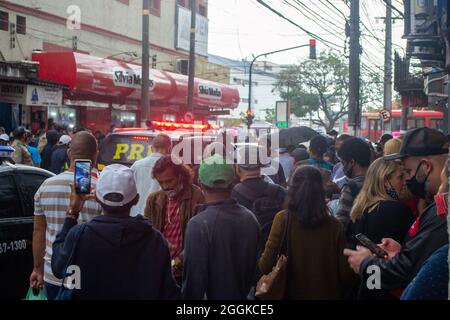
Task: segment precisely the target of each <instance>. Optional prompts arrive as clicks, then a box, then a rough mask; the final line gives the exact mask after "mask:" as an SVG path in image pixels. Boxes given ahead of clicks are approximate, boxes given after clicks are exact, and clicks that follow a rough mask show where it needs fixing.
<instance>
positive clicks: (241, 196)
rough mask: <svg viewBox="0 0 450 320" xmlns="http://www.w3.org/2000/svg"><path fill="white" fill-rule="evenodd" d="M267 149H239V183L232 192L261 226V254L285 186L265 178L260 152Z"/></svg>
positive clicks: (236, 167) (236, 170)
mask: <svg viewBox="0 0 450 320" xmlns="http://www.w3.org/2000/svg"><path fill="white" fill-rule="evenodd" d="M266 154H267V151H266V150H265V148H262V147H260V146H251V145H247V146H244V147H240V148H238V149H237V150H236V158H237V163H236V164H235V172H236V176H237V177H238V178H239V180H240V183H238V184H237V185H236V186H235V187H234V188H233V191H232V192H231V197H232V198H233V199H235V200H236V201H237V202H238V203H239V204H241V205H243V206H244V207H246V208H247V209H249V210H250V211H252V212H253V214H254V215H255V217H256V219H257V220H258V222H259V224H260V226H261V238H260V242H259V248H258V249H259V250H258V253H259V254H260V253H262V250H263V249H264V245H265V244H266V241H267V238H268V237H269V233H270V229H271V228H272V222H273V218H274V217H275V215H276V214H277V212H279V211H280V210H281V208H282V206H283V203H284V199H285V197H286V189H285V188H283V187H281V186H280V185H278V184H274V183H269V182H267V181H265V180H264V178H263V176H262V174H261V168H263V167H264V165H265V164H264V163H263V162H264V161H263V159H262V157H261V155H266Z"/></svg>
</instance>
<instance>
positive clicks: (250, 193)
mask: <svg viewBox="0 0 450 320" xmlns="http://www.w3.org/2000/svg"><path fill="white" fill-rule="evenodd" d="M234 192H237V193H238V194H239V195H241V196H243V197H244V198H245V199H247V200H249V201H251V202H253V201H255V200H256V199H258V198H260V197H261V195H259V194H257V193H256V192H255V191H254V190H253V189H251V188H249V187H247V186H246V185H245V183H243V182H241V183H238V184H237V185H236V186H235V187H234Z"/></svg>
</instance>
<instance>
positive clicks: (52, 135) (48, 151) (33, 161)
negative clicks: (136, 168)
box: [0, 119, 105, 174]
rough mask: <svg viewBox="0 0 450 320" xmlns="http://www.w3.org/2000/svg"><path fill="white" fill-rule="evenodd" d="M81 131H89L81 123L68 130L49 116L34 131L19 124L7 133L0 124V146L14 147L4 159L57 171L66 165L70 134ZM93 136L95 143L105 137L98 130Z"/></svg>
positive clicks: (57, 172) (68, 164) (67, 162)
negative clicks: (46, 120) (10, 154)
mask: <svg viewBox="0 0 450 320" xmlns="http://www.w3.org/2000/svg"><path fill="white" fill-rule="evenodd" d="M81 131H88V132H90V130H88V129H86V128H84V127H81V126H75V127H74V128H73V129H72V130H69V129H68V128H67V127H64V126H60V125H58V124H56V123H54V122H53V121H52V119H49V121H48V123H47V124H46V123H44V122H43V123H41V125H40V129H39V130H37V131H36V132H34V133H32V132H31V131H30V130H28V129H27V128H25V127H23V126H19V127H17V128H15V129H14V130H13V131H11V132H10V134H7V133H6V131H5V128H3V127H0V146H11V147H12V148H14V152H13V154H12V157H11V158H10V159H8V160H9V161H10V162H12V163H14V164H23V165H28V166H34V167H38V168H42V169H45V170H48V171H50V172H53V173H54V174H59V173H62V172H64V171H66V170H67V169H68V168H69V166H70V162H69V161H70V159H69V157H68V155H67V150H68V148H69V145H70V142H71V140H72V136H73V135H75V134H76V133H78V132H81ZM95 137H96V139H97V142H98V143H100V142H101V141H102V140H103V139H104V138H105V136H104V135H103V134H101V133H100V132H96V133H95Z"/></svg>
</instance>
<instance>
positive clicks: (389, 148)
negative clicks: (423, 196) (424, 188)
mask: <svg viewBox="0 0 450 320" xmlns="http://www.w3.org/2000/svg"><path fill="white" fill-rule="evenodd" d="M401 145H402V140H401V139H399V138H395V139H391V140H389V141H388V142H386V144H385V145H384V155H385V156H387V155H390V154H394V153H399V152H400V147H401ZM400 200H401V201H402V202H403V203H404V204H406V205H407V206H408V207H409V208H410V209H411V211H412V213H413V215H414V216H415V217H417V216H418V214H419V211H422V210H424V209H425V207H426V206H427V204H426V203H425V201H423V200H420V199H419V198H418V197H416V196H414V195H413V194H412V193H411V191H409V190H408V189H407V188H404V190H403V191H402V193H401V194H400Z"/></svg>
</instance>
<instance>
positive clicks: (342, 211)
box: [336, 176, 365, 230]
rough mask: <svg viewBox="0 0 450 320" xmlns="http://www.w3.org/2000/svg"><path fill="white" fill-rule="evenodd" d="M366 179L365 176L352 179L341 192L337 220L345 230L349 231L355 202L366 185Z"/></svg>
mask: <svg viewBox="0 0 450 320" xmlns="http://www.w3.org/2000/svg"><path fill="white" fill-rule="evenodd" d="M364 178H365V176H358V177H355V178H352V179H350V180H349V181H348V183H347V184H346V185H344V187H343V188H342V190H341V197H340V198H339V208H338V212H337V213H336V218H338V220H339V221H341V222H342V223H343V224H344V227H345V230H347V227H348V225H349V224H350V222H351V218H350V213H351V211H352V207H353V202H354V201H355V199H356V197H357V196H358V193H359V191H360V190H361V188H362V186H363V184H364ZM350 184H353V188H354V190H352V187H351V186H350Z"/></svg>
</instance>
